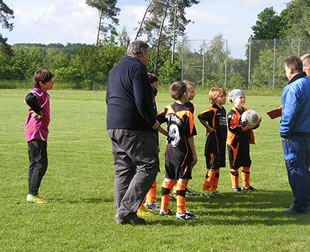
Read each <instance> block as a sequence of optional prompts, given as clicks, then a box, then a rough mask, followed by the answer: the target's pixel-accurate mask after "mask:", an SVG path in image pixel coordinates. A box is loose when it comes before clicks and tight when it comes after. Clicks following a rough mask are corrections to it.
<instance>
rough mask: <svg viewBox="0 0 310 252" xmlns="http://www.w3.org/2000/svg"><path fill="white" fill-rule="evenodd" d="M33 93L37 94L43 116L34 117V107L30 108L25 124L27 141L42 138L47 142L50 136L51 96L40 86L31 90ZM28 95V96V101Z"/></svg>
mask: <svg viewBox="0 0 310 252" xmlns="http://www.w3.org/2000/svg"><path fill="white" fill-rule="evenodd" d="M31 95H34V96H35V98H36V101H37V105H38V106H39V107H40V108H41V111H42V114H43V117H42V119H40V120H35V119H34V118H33V117H32V113H33V112H34V111H33V108H32V107H30V108H29V110H28V116H27V119H26V121H25V125H24V131H25V138H26V141H27V142H29V141H31V140H33V139H37V140H42V141H45V142H46V141H47V136H48V125H49V123H50V101H49V98H50V96H49V94H48V93H46V92H43V91H42V90H41V89H39V88H34V89H33V90H32V91H31ZM27 96H28V95H27ZM27 96H26V102H27ZM28 105H29V104H28Z"/></svg>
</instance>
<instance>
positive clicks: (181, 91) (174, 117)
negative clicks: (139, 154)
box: [157, 81, 197, 220]
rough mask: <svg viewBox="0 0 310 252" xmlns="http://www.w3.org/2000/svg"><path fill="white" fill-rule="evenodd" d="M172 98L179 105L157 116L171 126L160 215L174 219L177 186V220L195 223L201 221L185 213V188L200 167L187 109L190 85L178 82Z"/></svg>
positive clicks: (169, 128) (171, 91)
mask: <svg viewBox="0 0 310 252" xmlns="http://www.w3.org/2000/svg"><path fill="white" fill-rule="evenodd" d="M170 94H171V97H172V98H173V99H174V100H175V102H174V103H173V104H171V105H168V106H166V107H165V109H164V111H163V112H161V113H159V114H158V115H157V120H158V121H159V122H160V123H163V122H166V123H167V130H168V143H167V148H166V152H165V169H166V174H165V180H164V182H163V184H162V197H161V209H160V212H159V215H161V216H165V215H172V212H171V211H170V210H169V209H168V204H169V194H170V191H171V189H172V188H173V186H174V185H176V200H177V212H176V215H175V218H176V219H180V220H195V219H197V217H196V216H195V215H193V214H192V213H191V212H188V211H186V210H185V188H186V185H185V184H186V182H187V180H188V179H191V171H192V168H193V166H194V165H195V164H196V163H197V156H196V150H195V145H194V138H193V136H194V134H195V132H194V118H193V113H192V112H191V110H190V108H189V107H188V106H186V104H185V103H186V102H187V101H188V93H187V87H186V84H185V83H184V82H182V81H177V82H174V83H173V84H172V85H171V87H170Z"/></svg>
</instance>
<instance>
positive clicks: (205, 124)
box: [198, 118, 216, 133]
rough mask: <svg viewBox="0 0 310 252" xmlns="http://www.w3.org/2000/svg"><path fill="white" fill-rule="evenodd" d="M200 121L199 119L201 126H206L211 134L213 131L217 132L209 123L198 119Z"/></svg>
mask: <svg viewBox="0 0 310 252" xmlns="http://www.w3.org/2000/svg"><path fill="white" fill-rule="evenodd" d="M198 119H199V121H200V122H201V124H202V125H203V126H205V128H206V129H207V131H208V132H210V133H212V132H213V131H214V132H216V130H215V129H213V128H212V127H210V125H209V123H208V122H207V121H204V120H202V119H200V118H198Z"/></svg>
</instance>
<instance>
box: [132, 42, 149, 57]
mask: <svg viewBox="0 0 310 252" xmlns="http://www.w3.org/2000/svg"><path fill="white" fill-rule="evenodd" d="M148 49H149V46H148V44H147V43H145V42H144V41H141V40H135V41H133V42H131V43H130V45H129V46H128V48H127V55H128V56H135V57H140V56H142V53H143V52H146V51H148Z"/></svg>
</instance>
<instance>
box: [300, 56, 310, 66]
mask: <svg viewBox="0 0 310 252" xmlns="http://www.w3.org/2000/svg"><path fill="white" fill-rule="evenodd" d="M300 60H301V61H302V63H303V65H310V54H309V53H307V54H304V55H303V56H301V57H300Z"/></svg>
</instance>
